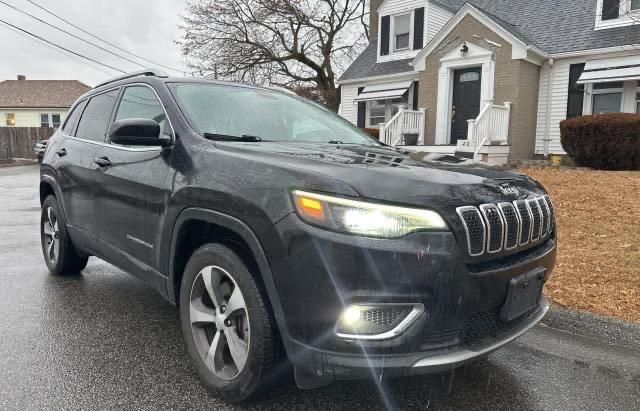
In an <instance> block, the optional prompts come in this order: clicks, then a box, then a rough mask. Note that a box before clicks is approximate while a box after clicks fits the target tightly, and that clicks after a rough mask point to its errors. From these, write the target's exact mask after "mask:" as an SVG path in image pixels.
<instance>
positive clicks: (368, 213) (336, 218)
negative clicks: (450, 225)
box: [293, 190, 447, 238]
mask: <svg viewBox="0 0 640 411" xmlns="http://www.w3.org/2000/svg"><path fill="white" fill-rule="evenodd" d="M293 198H294V202H295V205H296V211H297V212H298V216H300V218H301V219H302V220H304V221H306V222H307V223H309V224H313V225H318V226H322V227H324V228H326V229H329V230H333V231H338V232H342V233H348V234H357V235H362V236H365V237H378V238H399V237H403V236H405V235H407V234H410V233H414V232H416V231H425V230H440V231H442V230H446V229H447V224H446V223H445V222H444V220H443V219H442V217H440V215H439V214H438V213H436V212H435V211H431V210H421V209H415V208H405V207H397V206H390V205H385V204H376V203H368V202H364V201H356V200H349V199H346V198H340V197H332V196H328V195H323V194H316V193H309V192H305V191H299V190H295V191H293Z"/></svg>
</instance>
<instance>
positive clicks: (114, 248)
mask: <svg viewBox="0 0 640 411" xmlns="http://www.w3.org/2000/svg"><path fill="white" fill-rule="evenodd" d="M454 160H455V159H454ZM462 164H463V163H459V162H456V161H451V156H447V157H443V158H442V159H441V160H438V159H435V160H432V161H426V162H418V161H414V160H412V159H411V158H410V157H409V156H408V155H407V153H405V152H403V151H402V150H400V149H396V148H391V147H387V146H384V145H382V144H380V143H379V142H378V141H376V140H373V139H372V138H370V137H369V136H367V135H366V134H365V133H363V132H362V131H361V130H359V129H357V128H355V127H354V126H352V125H351V124H350V123H348V122H346V121H344V120H343V119H341V118H340V117H338V116H336V115H335V114H334V113H331V112H329V111H328V110H326V109H324V108H321V107H320V106H318V105H316V104H313V103H309V102H307V101H305V100H303V99H301V98H299V97H296V96H291V95H289V94H287V93H283V92H278V91H274V90H268V89H262V88H256V87H250V86H246V85H240V84H234V83H225V82H219V81H210V80H203V79H186V78H168V77H167V76H166V75H163V74H161V73H158V72H155V71H146V72H140V73H134V74H131V75H128V76H124V77H121V78H118V79H115V80H112V81H109V82H106V83H104V84H101V85H99V86H98V87H96V89H94V90H92V91H90V92H89V93H87V94H86V95H84V96H82V97H81V98H80V99H79V100H78V101H77V102H76V103H75V104H74V106H73V108H72V109H71V112H70V114H69V116H68V118H67V119H66V121H65V123H64V125H63V126H62V127H61V128H60V129H59V130H58V131H57V132H56V133H55V134H54V135H53V137H51V138H50V139H49V142H48V144H47V150H46V153H45V156H44V160H43V162H42V166H41V183H40V199H41V203H42V215H41V239H42V250H43V254H44V259H45V262H46V264H47V266H48V268H49V270H50V271H51V272H52V273H53V274H56V275H65V274H76V273H78V272H79V271H81V270H82V269H84V267H85V266H86V265H87V259H88V257H89V256H91V255H94V256H98V257H100V258H102V259H104V260H106V261H108V262H110V263H112V264H114V265H116V266H118V267H119V268H121V269H123V270H125V271H127V272H130V273H132V274H133V275H135V276H137V277H139V278H140V279H142V280H143V281H145V282H147V283H148V284H149V285H150V286H151V287H153V288H155V289H156V290H158V291H159V292H160V293H161V294H162V295H163V296H165V297H166V298H167V299H168V300H169V301H171V302H172V303H174V304H176V305H178V306H179V310H180V320H181V327H182V332H183V336H184V341H185V344H186V349H187V350H186V351H187V353H188V355H189V357H190V359H191V361H192V362H193V364H194V367H195V370H196V371H197V373H198V375H199V376H200V378H201V379H202V381H203V382H204V383H205V384H206V385H207V386H208V387H209V388H211V389H213V390H215V391H217V392H218V393H220V394H221V395H223V396H224V397H225V398H227V399H228V400H230V401H242V400H245V399H247V398H250V397H252V396H254V395H256V394H258V393H260V392H263V391H264V390H265V389H267V388H268V387H269V386H271V385H272V384H273V383H274V381H277V377H278V374H279V373H281V372H282V371H283V370H287V369H289V367H282V366H280V365H281V364H283V363H284V362H286V361H289V362H291V364H292V365H293V370H294V374H295V380H296V382H297V384H298V385H299V386H300V387H301V388H315V387H319V386H322V385H325V384H329V383H331V382H332V381H335V380H340V379H350V378H371V376H372V375H375V376H376V378H378V377H379V376H384V377H394V376H406V375H414V374H424V373H430V372H436V371H440V370H445V369H450V368H451V367H455V366H459V365H461V364H464V363H466V362H468V361H470V360H473V359H475V358H478V357H482V356H485V355H487V354H489V353H490V352H492V351H494V350H496V349H498V348H499V347H501V346H503V345H504V344H506V343H508V342H510V341H512V340H514V339H515V338H517V337H518V336H520V335H521V334H523V333H524V332H526V331H527V330H529V329H530V328H531V327H533V326H534V325H535V324H536V323H537V322H538V321H540V319H541V318H542V317H543V316H544V315H545V313H546V312H547V310H548V309H549V305H548V302H547V300H546V299H545V297H544V296H543V295H542V288H543V285H544V283H545V282H546V281H547V280H548V278H549V276H550V274H551V271H552V269H553V267H554V264H555V255H556V230H555V221H554V213H553V206H552V203H551V200H550V198H549V196H548V195H547V193H546V192H545V190H544V189H543V188H542V187H541V186H540V185H539V184H538V183H536V182H535V181H533V180H531V179H530V178H528V177H526V176H523V175H519V174H515V173H509V172H504V171H498V170H493V169H490V168H487V167H482V166H478V165H474V164H472V165H462ZM97 355H99V354H97Z"/></svg>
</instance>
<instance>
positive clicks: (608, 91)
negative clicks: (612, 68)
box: [592, 82, 623, 114]
mask: <svg viewBox="0 0 640 411" xmlns="http://www.w3.org/2000/svg"><path fill="white" fill-rule="evenodd" d="M622 91H623V84H622V82H613V83H597V84H594V85H593V109H592V113H593V114H606V113H619V112H620V111H621V110H622Z"/></svg>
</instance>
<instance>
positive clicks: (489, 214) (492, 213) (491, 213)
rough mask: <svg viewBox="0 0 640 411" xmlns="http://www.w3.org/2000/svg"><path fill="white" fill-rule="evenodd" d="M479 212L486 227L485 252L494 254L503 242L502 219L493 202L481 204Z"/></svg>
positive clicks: (500, 248) (498, 250)
mask: <svg viewBox="0 0 640 411" xmlns="http://www.w3.org/2000/svg"><path fill="white" fill-rule="evenodd" d="M480 213H482V217H484V222H485V224H486V227H487V248H486V250H487V253H490V254H495V253H498V252H500V251H501V250H502V244H503V243H504V221H503V220H502V214H501V213H500V210H499V209H498V206H496V205H495V204H482V205H481V206H480Z"/></svg>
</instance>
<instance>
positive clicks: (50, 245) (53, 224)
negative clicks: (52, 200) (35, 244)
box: [42, 207, 60, 265]
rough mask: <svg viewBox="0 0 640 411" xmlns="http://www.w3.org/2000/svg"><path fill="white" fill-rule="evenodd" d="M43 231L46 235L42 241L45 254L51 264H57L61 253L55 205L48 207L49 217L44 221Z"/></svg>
mask: <svg viewBox="0 0 640 411" xmlns="http://www.w3.org/2000/svg"><path fill="white" fill-rule="evenodd" d="M42 233H43V235H44V239H43V240H44V241H43V242H42V247H43V248H44V254H45V256H46V257H47V259H48V260H49V262H50V263H51V265H55V263H56V261H57V260H58V256H59V254H60V231H59V230H58V219H57V217H56V214H55V211H54V210H53V207H48V208H47V218H46V219H45V220H44V221H43V222H42Z"/></svg>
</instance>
